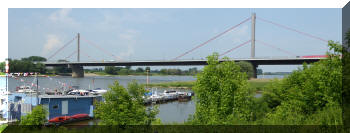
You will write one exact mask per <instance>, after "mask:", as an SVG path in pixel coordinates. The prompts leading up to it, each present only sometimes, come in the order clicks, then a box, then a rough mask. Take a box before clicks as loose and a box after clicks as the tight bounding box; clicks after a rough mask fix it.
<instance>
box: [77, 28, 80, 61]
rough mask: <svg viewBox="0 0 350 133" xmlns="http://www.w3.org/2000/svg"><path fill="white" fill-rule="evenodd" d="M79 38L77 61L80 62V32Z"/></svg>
mask: <svg viewBox="0 0 350 133" xmlns="http://www.w3.org/2000/svg"><path fill="white" fill-rule="evenodd" d="M77 40H78V43H77V45H78V49H77V51H78V52H77V62H80V34H79V33H78V35H77Z"/></svg>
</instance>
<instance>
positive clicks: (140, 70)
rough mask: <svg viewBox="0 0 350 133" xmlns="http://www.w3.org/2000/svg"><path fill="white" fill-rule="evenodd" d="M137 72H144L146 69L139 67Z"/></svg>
mask: <svg viewBox="0 0 350 133" xmlns="http://www.w3.org/2000/svg"><path fill="white" fill-rule="evenodd" d="M136 72H137V73H143V72H144V70H143V68H141V67H138V68H137V69H136Z"/></svg>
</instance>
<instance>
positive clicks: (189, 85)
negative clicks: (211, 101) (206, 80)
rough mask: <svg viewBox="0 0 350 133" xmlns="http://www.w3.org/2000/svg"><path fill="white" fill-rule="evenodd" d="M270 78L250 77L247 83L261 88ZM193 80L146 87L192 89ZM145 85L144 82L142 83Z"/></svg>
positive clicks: (255, 88)
mask: <svg viewBox="0 0 350 133" xmlns="http://www.w3.org/2000/svg"><path fill="white" fill-rule="evenodd" d="M271 81H272V79H250V80H248V84H249V85H250V88H251V89H254V90H261V89H262V88H263V87H264V86H265V85H267V84H268V83H270V82H271ZM194 84H195V81H177V82H163V83H151V84H148V86H147V87H158V88H177V89H192V88H193V86H194ZM144 85H145V86H146V84H144Z"/></svg>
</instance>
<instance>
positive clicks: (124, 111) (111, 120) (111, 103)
mask: <svg viewBox="0 0 350 133" xmlns="http://www.w3.org/2000/svg"><path fill="white" fill-rule="evenodd" d="M110 88H111V90H109V91H108V92H107V93H105V94H104V95H103V98H104V99H105V101H104V102H99V103H96V109H95V110H94V111H95V117H96V118H98V119H100V120H101V123H100V124H102V125H150V124H152V122H154V121H156V119H155V116H156V115H157V114H158V112H159V111H158V109H157V107H155V108H153V109H151V108H148V109H146V107H145V106H144V104H143V98H142V96H143V95H144V93H145V89H144V87H143V86H142V85H139V84H137V82H136V81H135V80H134V81H132V82H130V83H129V84H128V89H126V88H124V87H123V86H122V85H119V83H118V81H115V82H114V85H113V86H110Z"/></svg>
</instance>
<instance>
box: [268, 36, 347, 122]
mask: <svg viewBox="0 0 350 133" xmlns="http://www.w3.org/2000/svg"><path fill="white" fill-rule="evenodd" d="M328 45H329V50H330V51H332V52H327V55H328V57H327V59H325V60H321V61H319V62H316V63H313V64H311V65H307V64H304V65H303V67H302V68H300V69H299V70H297V71H294V72H293V73H292V74H291V75H289V76H288V77H287V78H285V79H283V80H281V81H275V82H274V84H275V85H274V86H269V87H272V88H270V89H271V91H268V92H266V93H265V94H264V96H263V97H264V98H265V99H266V101H268V104H269V107H272V110H274V111H273V112H270V113H268V114H267V120H266V121H268V122H270V123H269V124H314V125H315V124H317V125H318V124H324V125H340V124H342V118H341V117H342V115H341V114H342V113H341V106H340V105H341V100H342V93H341V92H342V61H341V58H340V57H341V51H342V47H341V45H340V44H339V43H336V42H333V41H329V42H328ZM327 114H333V115H327Z"/></svg>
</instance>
